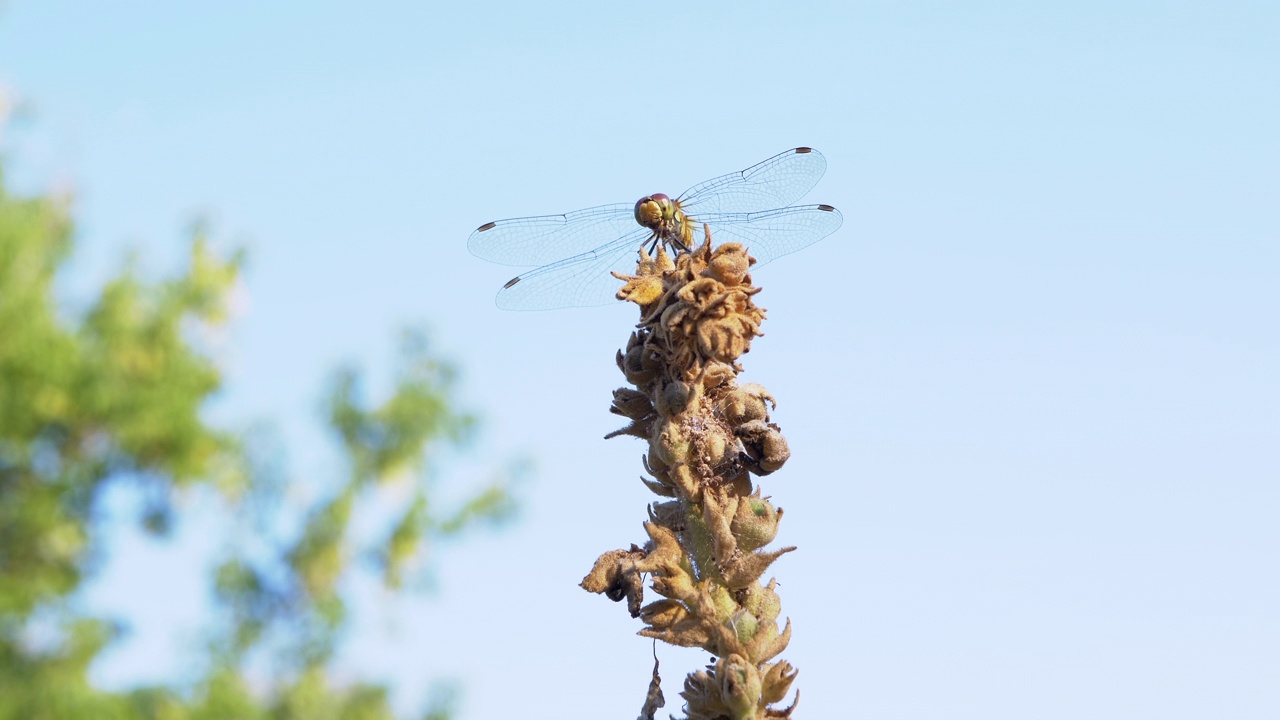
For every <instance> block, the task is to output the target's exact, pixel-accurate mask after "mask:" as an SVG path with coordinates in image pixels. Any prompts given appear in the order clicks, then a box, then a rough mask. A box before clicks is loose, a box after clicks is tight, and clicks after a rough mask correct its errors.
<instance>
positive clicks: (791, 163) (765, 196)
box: [680, 147, 827, 215]
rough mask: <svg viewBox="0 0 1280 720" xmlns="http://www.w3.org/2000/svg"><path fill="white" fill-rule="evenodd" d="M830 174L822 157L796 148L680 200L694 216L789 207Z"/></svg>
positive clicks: (703, 185)
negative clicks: (825, 173)
mask: <svg viewBox="0 0 1280 720" xmlns="http://www.w3.org/2000/svg"><path fill="white" fill-rule="evenodd" d="M826 171H827V159H826V158H824V157H822V153H820V152H818V151H817V150H814V149H813V148H806V147H799V148H793V149H791V150H788V151H786V152H784V153H781V154H778V155H774V156H773V157H771V158H769V159H768V160H765V161H764V162H762V163H757V164H755V165H752V166H751V167H749V168H747V169H746V170H743V171H741V172H736V173H729V174H728V175H721V176H720V177H718V178H712V179H710V180H708V181H706V182H704V183H699V184H697V185H694V186H693V187H691V188H689V189H688V190H686V191H685V193H684V194H683V195H681V196H680V207H681V209H683V210H684V211H685V212H686V213H688V214H690V215H698V214H699V213H701V214H703V215H705V214H708V213H752V212H758V211H760V210H769V209H772V208H780V207H786V206H788V205H790V204H792V203H794V202H795V201H797V200H799V199H800V198H802V197H804V196H805V194H806V193H808V192H809V191H810V190H812V189H813V186H814V185H816V184H818V180H819V179H820V178H821V177H822V174H823V173H824V172H826Z"/></svg>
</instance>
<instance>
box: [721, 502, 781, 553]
mask: <svg viewBox="0 0 1280 720" xmlns="http://www.w3.org/2000/svg"><path fill="white" fill-rule="evenodd" d="M781 519H782V511H781V510H778V509H775V508H774V507H773V503H771V502H769V500H768V498H762V497H760V494H759V491H756V493H755V494H754V495H752V496H750V497H745V498H742V500H741V501H739V502H738V508H737V512H735V513H734V515H733V522H732V523H731V524H730V526H729V529H730V531H731V532H732V533H733V536H734V537H735V538H737V540H738V547H739V548H742V549H743V550H744V551H746V552H750V551H752V550H756V549H758V548H762V547H764V546H765V545H768V544H769V543H771V542H773V538H774V537H776V536H777V534H778V521H780V520H781Z"/></svg>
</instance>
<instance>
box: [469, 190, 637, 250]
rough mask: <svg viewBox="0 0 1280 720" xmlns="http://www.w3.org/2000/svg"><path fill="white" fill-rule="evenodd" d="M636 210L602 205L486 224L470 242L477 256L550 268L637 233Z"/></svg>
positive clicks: (476, 232)
mask: <svg viewBox="0 0 1280 720" xmlns="http://www.w3.org/2000/svg"><path fill="white" fill-rule="evenodd" d="M638 228H639V226H638V225H637V224H636V220H635V207H634V206H632V205H627V204H624V203H618V204H614V205H600V206H598V207H592V208H587V209H585V210H575V211H574V212H571V213H565V214H563V215H541V216H538V217H523V218H511V219H509V220H498V221H497V222H491V223H485V224H484V225H481V226H480V227H478V228H476V231H475V232H473V233H471V237H470V238H468V239H467V248H468V249H469V250H471V253H472V254H473V255H475V256H476V257H479V258H482V259H484V260H489V261H491V262H496V263H500V264H502V265H525V266H528V265H546V264H547V263H551V262H555V261H556V260H559V259H561V258H566V257H570V256H576V255H579V254H582V253H585V252H588V251H590V250H591V249H592V248H596V247H599V246H602V245H606V244H608V243H609V242H610V241H612V240H617V239H618V238H620V237H622V236H623V235H626V234H628V233H631V232H633V231H635V230H637V229H638Z"/></svg>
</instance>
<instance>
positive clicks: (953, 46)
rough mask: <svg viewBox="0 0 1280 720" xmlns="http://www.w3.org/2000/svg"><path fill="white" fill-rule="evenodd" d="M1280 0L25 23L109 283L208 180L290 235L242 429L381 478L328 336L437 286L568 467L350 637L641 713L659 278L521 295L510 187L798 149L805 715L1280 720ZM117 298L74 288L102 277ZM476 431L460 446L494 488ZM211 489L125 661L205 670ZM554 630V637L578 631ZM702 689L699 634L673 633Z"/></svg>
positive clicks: (146, 252)
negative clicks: (643, 557)
mask: <svg viewBox="0 0 1280 720" xmlns="http://www.w3.org/2000/svg"><path fill="white" fill-rule="evenodd" d="M1277 38H1280V4H1277V3H1275V2H1254V3H1245V2H1217V3H1204V2H1172V1H1171V2H1114V1H1112V2H1070V3H1047V2H1045V3H1035V2H964V3H958V2H888V1H884V2H851V1H846V2H832V3H809V2H790V3H785V4H784V3H769V2H733V3H727V2H726V3H685V4H678V5H677V4H670V5H666V4H661V3H612V2H575V3H567V2H544V3H511V2H454V3H412V2H366V3H358V4H357V3H329V2H315V1H311V2H292V3H286V2H277V3H228V2H225V0H222V1H219V2H186V3H155V2H141V1H139V2H93V3H84V2H66V1H54V0H43V1H42V2H34V1H31V0H26V1H24V0H14V1H11V2H10V3H8V6H7V9H6V10H5V11H4V12H3V13H2V14H0V83H3V84H4V86H5V87H6V88H7V91H8V92H9V93H10V94H11V95H14V94H16V95H17V97H18V98H19V99H20V100H21V102H22V103H23V108H24V112H23V113H22V115H23V117H22V119H21V122H20V123H18V124H17V125H13V126H11V127H10V128H8V131H7V133H6V135H5V137H4V139H3V143H4V152H5V155H6V157H7V158H8V159H9V164H10V167H11V169H12V173H11V177H12V180H13V181H14V182H15V183H17V184H18V185H19V186H20V187H22V188H25V189H27V190H32V191H37V190H43V189H48V188H50V187H66V186H71V187H73V188H74V189H75V191H76V195H77V198H78V202H77V203H76V217H77V219H78V221H79V236H78V237H79V241H80V252H79V255H78V262H77V265H76V266H75V268H74V270H73V272H72V273H70V274H69V275H68V277H67V279H66V280H67V283H66V284H67V287H68V290H69V298H71V299H72V300H73V301H74V299H75V297H76V293H77V292H81V293H83V292H84V290H83V288H86V287H90V286H91V285H92V283H93V282H94V281H95V280H99V279H101V278H102V277H105V276H106V274H107V273H109V272H110V271H112V270H114V269H115V268H118V267H119V257H120V254H121V253H122V252H123V250H124V249H125V248H136V249H141V250H142V251H143V257H144V262H145V266H146V267H147V268H149V269H151V270H153V271H155V272H157V273H158V272H163V271H168V270H172V269H173V268H174V265H175V263H176V262H177V258H178V257H179V256H180V252H181V250H182V248H183V247H184V243H185V232H184V230H185V228H186V227H187V225H188V223H189V222H190V221H191V219H192V218H194V217H197V216H200V215H204V216H207V217H210V218H212V220H213V222H214V227H215V231H216V236H217V237H218V238H219V239H220V241H221V242H222V243H223V245H224V246H225V247H233V246H236V245H245V246H247V247H248V248H249V251H250V266H249V270H248V274H247V277H246V283H245V288H246V295H247V301H246V303H245V309H244V311H243V312H242V314H241V316H240V317H239V318H238V320H237V321H236V323H235V325H234V327H233V329H232V331H231V335H230V337H229V339H228V341H227V343H226V344H225V346H224V347H223V349H222V350H221V352H222V354H223V356H224V361H225V363H226V367H227V370H228V374H229V383H228V386H227V392H226V395H225V397H224V398H223V399H221V400H220V401H219V404H218V406H217V407H215V408H213V409H212V411H213V412H214V413H215V414H216V415H217V417H219V418H225V420H226V422H228V423H235V424H247V423H249V422H251V421H253V420H255V419H259V418H270V419H274V420H275V421H276V422H277V423H278V424H279V426H280V427H281V428H282V432H283V433H284V435H285V436H286V437H287V439H288V440H289V442H290V443H291V450H290V456H289V467H290V468H291V470H292V472H294V473H295V474H296V475H297V476H298V477H300V478H306V479H308V481H309V482H313V483H314V485H313V486H315V487H320V486H322V485H323V481H324V478H325V477H333V476H334V474H335V473H338V472H341V468H339V467H336V466H335V465H334V458H335V455H334V453H333V451H332V449H331V448H330V447H329V445H328V444H327V441H326V438H325V437H324V435H323V434H322V433H321V432H320V431H319V430H318V429H317V428H318V415H319V413H318V409H317V407H318V406H317V403H318V400H317V396H318V393H319V391H320V390H321V389H322V387H323V382H324V379H325V378H326V376H327V373H328V372H329V370H330V369H332V367H333V366H334V365H335V364H336V363H338V362H343V361H348V360H351V361H356V362H359V363H361V364H362V365H364V366H365V367H367V368H369V369H371V371H374V372H375V377H382V378H383V379H384V380H385V378H386V376H387V369H388V368H389V367H390V366H391V358H392V356H393V348H394V332H395V330H396V329H397V328H399V327H402V326H404V325H407V324H417V323H423V324H425V325H427V326H428V327H430V328H431V330H432V331H433V338H434V342H435V346H436V347H437V348H438V349H440V350H441V351H442V352H443V353H445V354H447V355H449V356H451V357H453V358H454V359H456V360H457V361H458V362H459V363H460V364H461V365H462V367H463V369H464V380H465V385H464V391H465V397H466V399H467V402H468V403H469V404H470V405H471V407H473V408H475V409H476V410H478V411H479V412H481V413H482V414H483V415H484V417H485V419H486V425H485V427H486V434H485V437H484V441H483V442H482V443H480V444H478V445H477V447H478V448H480V449H481V450H482V451H483V452H485V453H487V454H488V455H489V456H490V457H491V458H493V459H501V458H504V457H508V456H512V455H519V454H525V455H528V456H530V457H532V458H533V459H534V461H535V464H536V468H537V470H536V474H535V476H534V477H533V478H532V479H531V480H530V481H529V482H527V483H526V484H525V485H524V486H523V487H522V488H521V492H522V495H523V497H524V500H525V510H524V513H523V516H522V518H521V520H520V521H519V522H518V523H517V524H515V525H513V526H512V527H511V528H510V529H509V530H507V531H506V532H502V533H497V534H486V535H481V536H478V537H476V538H472V539H469V540H468V541H467V542H465V543H460V544H458V545H456V546H454V547H450V548H448V549H447V550H446V551H445V552H444V553H442V554H441V555H440V556H439V558H438V559H439V565H438V568H437V571H436V573H435V577H436V578H437V580H438V581H439V587H438V589H437V590H436V591H435V592H434V593H433V594H432V595H430V596H428V597H425V598H424V597H418V598H415V599H412V600H410V601H405V602H391V601H389V600H387V599H386V598H383V597H380V596H379V595H378V594H377V593H375V592H372V591H367V590H361V591H360V598H361V599H360V610H361V611H362V612H363V613H364V616H365V617H366V618H368V619H367V620H366V621H364V622H363V624H362V625H361V626H360V627H359V628H358V629H357V632H356V633H355V637H354V639H353V640H352V642H351V643H349V645H348V647H347V648H346V652H345V654H344V655H343V660H342V661H341V663H340V672H341V673H344V674H345V675H346V676H360V677H372V678H386V679H388V680H390V681H393V682H395V683H397V686H398V687H399V692H398V694H397V696H396V697H397V703H398V704H399V706H400V707H403V708H414V707H416V704H417V702H418V701H419V699H420V698H421V696H422V690H421V688H422V687H423V685H424V680H425V679H430V678H436V677H452V678H455V679H457V680H458V681H460V682H461V683H462V686H463V688H464V690H465V693H466V694H465V699H464V705H463V709H464V715H463V717H466V718H499V717H502V718H508V717H546V718H551V717H555V718H564V717H571V718H572V717H605V716H608V717H630V715H629V714H628V713H635V712H636V711H637V709H638V707H639V705H640V703H641V701H642V699H643V694H644V690H645V685H646V683H647V680H648V673H649V670H650V668H651V663H652V660H651V657H650V644H649V642H648V641H646V640H642V639H640V638H637V637H635V636H634V635H633V634H632V633H633V632H634V631H635V630H636V629H637V628H638V626H637V624H636V622H635V621H633V620H631V619H630V618H629V617H627V616H626V613H625V611H624V610H623V608H621V607H619V606H617V605H614V604H612V603H609V602H608V601H606V600H604V599H602V598H600V597H598V596H592V595H588V594H587V593H585V592H583V591H581V590H580V589H578V587H577V586H576V584H577V582H578V581H579V580H580V579H581V577H582V576H583V574H585V572H586V571H587V569H589V567H590V564H591V561H592V560H593V559H594V558H595V557H596V555H597V554H599V553H600V552H602V551H604V550H608V549H611V548H616V547H625V546H626V545H627V544H628V543H631V542H634V541H639V540H641V539H642V534H641V529H640V522H641V521H642V519H643V518H644V517H645V512H644V504H645V502H646V501H647V500H648V496H647V494H646V491H645V490H644V489H643V487H642V486H641V484H640V483H639V481H638V480H637V476H638V474H639V473H640V471H641V469H640V465H639V457H640V454H641V445H640V443H639V442H638V441H632V440H612V441H608V442H605V441H603V440H601V439H600V438H601V436H602V435H604V434H605V433H606V432H608V431H609V430H611V429H613V428H614V427H615V426H616V425H617V424H618V422H617V418H616V417H614V416H612V415H610V414H609V413H608V412H607V408H608V403H609V400H610V391H611V390H612V389H614V388H615V387H617V386H618V385H619V384H621V380H622V378H621V376H620V375H619V374H618V373H617V371H616V369H615V368H614V365H613V355H614V351H615V349H617V348H618V347H619V346H621V344H623V343H625V341H626V338H627V336H628V333H629V331H630V329H631V324H632V322H633V318H634V312H633V310H632V309H631V308H629V307H623V306H616V307H604V308H593V309H584V310H570V311H558V312H551V313H507V312H503V311H500V310H497V309H496V308H495V307H494V305H493V294H494V292H495V291H496V290H497V288H498V287H499V286H500V285H501V284H502V282H503V281H505V280H506V279H507V278H509V277H510V276H511V275H512V274H513V273H512V272H511V270H510V269H509V268H505V267H501V266H497V265H491V264H488V263H485V262H482V261H480V260H477V259H475V258H473V257H472V256H470V255H469V254H468V253H467V250H466V239H467V236H468V234H469V233H470V232H471V231H472V230H473V229H474V228H475V227H476V226H478V225H480V224H481V223H483V222H486V221H489V220H494V219H498V218H503V217H510V216H517V215H529V214H542V213H551V212H561V211H567V210H572V209H576V208H579V207H586V206H588V205H595V204H601V203H609V202H631V201H634V200H635V199H636V198H638V197H640V196H641V195H645V194H649V193H652V192H656V191H661V192H667V193H669V194H676V193H679V192H680V191H682V190H683V189H684V188H686V187H688V186H690V185H692V184H694V183H696V182H698V181H701V180H704V179H706V178H709V177H711V176H713V175H718V174H721V173H726V172H730V171H733V170H738V169H741V168H743V167H746V166H747V165H750V164H752V163H754V162H757V161H759V160H762V159H764V158H766V157H768V156H770V155H773V154H775V153H777V152H780V151H782V150H785V149H787V148H790V147H794V146H796V145H811V146H813V147H816V148H819V149H820V150H822V152H823V153H825V154H826V156H827V159H828V162H829V169H828V172H827V174H826V176H825V177H824V178H823V180H822V181H821V182H820V183H819V185H818V186H817V188H816V190H814V191H813V192H812V193H810V195H809V196H808V197H807V198H806V201H807V202H825V203H830V204H833V205H835V206H837V207H839V208H840V209H841V210H842V211H843V213H844V216H845V222H844V226H843V228H842V229H841V230H840V231H839V232H837V233H836V234H835V235H833V236H831V237H829V238H827V239H826V240H823V241H822V242H821V243H819V244H817V245H815V246H813V247H811V248H808V249H806V250H804V251H803V252H802V253H799V254H796V255H792V256H788V257H785V258H782V259H780V260H778V261H776V262H774V263H773V264H771V265H769V266H767V267H765V268H763V269H761V271H760V272H759V273H757V275H756V279H757V280H758V281H759V282H760V283H761V284H763V285H764V287H765V290H764V292H763V294H762V295H761V296H760V298H759V301H760V304H762V305H763V306H765V307H767V308H768V309H769V319H768V321H767V322H766V325H765V331H766V333H767V335H766V336H765V337H764V338H761V339H760V340H759V341H757V343H756V344H755V345H754V347H753V352H752V353H751V354H750V355H749V356H747V357H746V358H745V361H746V365H747V374H746V377H745V379H747V380H750V381H755V382H760V383H762V384H764V385H765V386H767V387H768V388H769V389H770V390H771V391H772V392H773V393H774V394H775V395H776V396H777V397H778V400H779V409H778V412H777V414H776V417H775V419H776V420H777V422H779V423H780V424H781V425H782V427H783V429H784V430H785V432H786V433H787V437H788V439H789V440H790V443H791V447H792V450H793V458H792V460H791V462H790V463H789V464H788V466H787V467H786V468H785V469H784V470H783V471H782V472H780V473H778V474H776V475H774V476H771V477H769V478H767V479H766V486H765V487H766V492H767V493H768V494H772V495H773V496H774V498H775V501H776V502H777V503H778V504H780V505H781V506H782V507H784V508H785V509H786V511H787V513H786V518H785V520H784V522H783V526H782V533H781V536H780V541H781V542H782V543H785V544H796V545H799V546H800V551H799V552H797V553H793V554H791V555H788V556H786V557H785V558H784V559H783V560H781V561H780V562H779V563H778V564H777V565H776V566H775V570H776V575H777V576H778V578H779V580H780V582H781V590H780V591H781V595H782V599H783V608H784V614H786V615H789V616H791V617H792V619H793V622H794V626H795V635H794V640H793V642H792V644H791V648H790V649H789V650H788V652H787V653H786V657H787V658H788V659H789V660H791V661H792V662H793V663H794V664H795V665H797V666H798V667H799V668H800V677H799V679H798V681H797V685H798V687H800V688H801V690H802V692H803V696H804V697H803V701H802V703H801V710H800V712H801V715H802V716H804V717H813V718H820V717H828V718H842V717H867V718H886V719H887V718H901V719H908V718H921V719H924V718H928V719H938V718H947V719H952V718H954V719H969V718H972V719H974V720H978V719H981V720H994V719H998V718H1008V719H1010V720H1012V719H1015V718H1016V719H1018V720H1022V719H1024V718H1037V719H1039V720H1049V719H1056V718H1062V719H1068V718H1069V719H1071V720H1078V719H1079V718H1097V719H1103V718H1125V719H1133V718H1160V719H1161V720H1176V719H1181V718H1186V719H1188V720H1191V719H1193V718H1194V719H1197V720H1200V719H1203V718H1232V719H1233V720H1248V719H1253V718H1257V719H1260V720H1261V719H1263V718H1266V719H1268V720H1269V719H1272V718H1275V717H1280V682H1277V677H1280V613H1278V612H1277V610H1276V608H1278V607H1280V572H1278V571H1277V560H1276V558H1277V556H1278V555H1280V525H1278V524H1277V517H1278V516H1280V372H1278V371H1277V368H1280V202H1278V201H1277V199H1278V198H1280V132H1277V128H1280V91H1278V90H1277V88H1280V42H1278V41H1277ZM77 288H80V289H79V290H77ZM483 464H484V463H483V461H476V462H470V463H469V462H462V461H459V462H456V463H454V464H453V465H451V466H450V467H448V468H445V469H444V470H442V471H441V472H440V473H439V477H437V478H436V480H437V481H438V482H439V483H440V485H441V487H442V488H443V489H445V491H446V492H456V493H459V494H461V493H462V492H463V491H464V490H463V489H462V488H465V485H466V484H467V483H468V482H476V481H478V478H479V476H478V475H477V474H476V473H478V472H480V471H481V468H482V467H483ZM216 522H217V520H216V518H209V517H202V516H200V515H199V514H197V516H196V517H194V518H193V519H191V520H190V521H189V522H188V524H186V525H185V526H184V527H183V528H181V529H180V531H179V533H178V538H177V541H176V542H175V543H174V544H172V545H170V546H164V545H157V544H156V543H154V542H152V541H149V540H145V539H142V538H140V537H138V536H137V535H136V534H135V533H132V532H125V531H120V532H118V533H117V536H118V537H117V539H116V541H115V544H114V547H115V552H114V553H113V554H112V556H111V558H110V562H109V563H108V565H107V567H106V569H105V571H104V572H103V575H102V577H101V579H100V580H99V581H98V582H97V583H96V584H95V586H94V588H93V590H92V591H91V592H90V594H89V596H88V598H87V600H86V602H91V603H94V604H95V607H99V608H102V609H103V610H104V611H110V612H116V613H120V614H122V615H124V616H125V617H129V618H132V621H133V623H134V628H135V632H134V634H133V636H132V637H131V638H130V639H129V640H128V641H126V642H124V643H122V644H121V645H120V646H118V647H117V648H116V649H114V650H113V651H111V652H110V653H108V654H107V655H106V656H105V658H104V660H103V662H102V664H101V666H100V667H99V668H97V669H96V671H95V672H96V677H98V678H99V679H100V681H101V682H103V683H106V684H109V685H112V686H127V685H128V684H129V683H131V682H137V681H140V680H151V679H157V678H173V677H180V676H181V672H182V668H181V667H176V666H175V661H174V659H175V658H177V657H180V656H181V651H182V650H183V648H184V647H186V646H187V645H190V644H191V643H193V642H195V641H196V640H197V639H198V631H199V630H200V625H199V621H200V608H201V607H202V604H203V603H204V602H205V601H204V600H203V599H202V598H203V592H204V590H203V586H202V585H201V584H200V583H201V582H202V578H203V575H202V574H201V563H203V562H205V561H206V560H207V559H208V558H209V557H211V554H210V553H212V552H213V551H214V550H216V547H211V546H210V545H209V543H208V542H207V541H206V540H204V539H202V538H203V537H204V536H205V535H207V534H208V533H207V532H203V531H202V528H203V529H205V530H207V529H208V527H210V526H211V524H216ZM546 623H550V624H552V625H553V626H554V627H555V628H556V629H555V631H554V633H553V634H552V635H548V634H547V633H545V632H544V631H541V630H539V629H538V628H539V627H541V626H545V624H546ZM659 656H660V657H661V658H662V660H663V669H662V672H663V675H664V678H665V679H666V680H667V686H666V690H667V698H668V701H669V704H668V708H667V709H668V710H670V711H672V712H676V713H678V712H679V698H678V696H677V692H678V689H679V685H678V683H679V681H680V679H681V678H682V677H683V675H684V674H685V672H687V671H688V670H689V669H691V668H693V667H695V666H697V665H700V664H702V663H703V662H705V659H706V656H705V654H704V653H699V652H693V651H685V650H673V649H669V648H660V649H659Z"/></svg>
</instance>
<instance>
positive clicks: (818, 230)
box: [694, 205, 844, 265]
mask: <svg viewBox="0 0 1280 720" xmlns="http://www.w3.org/2000/svg"><path fill="white" fill-rule="evenodd" d="M694 222H695V223H698V224H702V223H706V224H707V225H709V226H711V236H712V237H713V238H714V239H715V241H716V243H717V244H719V243H723V242H740V243H742V244H743V245H746V246H747V251H748V252H749V253H750V254H751V257H754V258H755V259H756V264H758V265H763V264H764V263H767V262H769V261H770V260H774V259H777V258H780V257H782V256H783V255H787V254H789V253H793V252H795V251H797V250H800V249H801V248H806V247H808V246H810V245H812V244H814V243H816V242H818V241H819V240H821V239H822V238H824V237H826V236H828V235H830V234H831V233H833V232H835V231H836V230H838V229H839V228H840V225H841V223H843V222H844V216H842V215H841V214H840V211H839V210H837V209H835V208H833V207H831V206H830V205H798V206H796V207H787V208H779V209H777V210H766V211H764V212H755V213H721V214H713V215H702V216H700V217H698V218H697V219H696V220H695V221H694ZM699 234H700V233H699Z"/></svg>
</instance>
